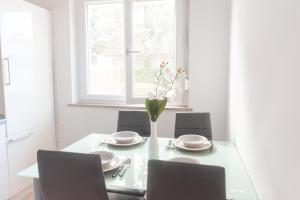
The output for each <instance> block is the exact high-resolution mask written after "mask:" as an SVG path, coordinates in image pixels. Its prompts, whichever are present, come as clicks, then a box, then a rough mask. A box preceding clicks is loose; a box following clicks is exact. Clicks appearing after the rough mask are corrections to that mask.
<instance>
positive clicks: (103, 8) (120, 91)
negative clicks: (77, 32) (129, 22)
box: [87, 1, 125, 96]
mask: <svg viewBox="0 0 300 200" xmlns="http://www.w3.org/2000/svg"><path fill="white" fill-rule="evenodd" d="M87 23H88V26H87V35H88V41H87V42H88V92H89V95H112V96H120V95H124V88H125V71H124V69H125V54H124V49H125V48H124V43H125V42H124V40H125V36H124V5H123V2H122V1H109V2H107V1H103V2H102V3H101V2H100V3H91V4H88V5H87Z"/></svg>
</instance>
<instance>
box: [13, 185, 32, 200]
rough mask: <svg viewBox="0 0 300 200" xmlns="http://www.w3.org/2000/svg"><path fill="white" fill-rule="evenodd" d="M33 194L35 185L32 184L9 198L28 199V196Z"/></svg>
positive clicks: (15, 199) (14, 199)
mask: <svg viewBox="0 0 300 200" xmlns="http://www.w3.org/2000/svg"><path fill="white" fill-rule="evenodd" d="M32 194H33V185H30V186H29V187H27V188H26V189H24V190H23V191H21V192H19V193H18V194H17V195H15V196H13V197H11V198H9V200H24V199H28V197H29V196H30V195H32Z"/></svg>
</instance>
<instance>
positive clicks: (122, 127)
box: [117, 111, 151, 137]
mask: <svg viewBox="0 0 300 200" xmlns="http://www.w3.org/2000/svg"><path fill="white" fill-rule="evenodd" d="M117 131H135V132H137V133H138V134H140V136H142V137H149V136H150V131H151V128H150V119H149V116H148V114H147V112H146V111H119V117H118V127H117Z"/></svg>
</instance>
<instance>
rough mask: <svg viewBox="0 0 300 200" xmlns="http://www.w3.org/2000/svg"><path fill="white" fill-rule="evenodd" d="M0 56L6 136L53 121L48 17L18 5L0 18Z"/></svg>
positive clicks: (30, 7)
mask: <svg viewBox="0 0 300 200" xmlns="http://www.w3.org/2000/svg"><path fill="white" fill-rule="evenodd" d="M0 35H1V54H2V60H3V62H2V63H3V66H2V68H3V75H4V83H5V87H4V98H5V112H6V118H7V133H8V135H10V136H11V135H16V134H20V133H22V132H25V131H27V130H29V129H32V128H33V127H38V126H41V125H44V124H47V123H50V122H52V121H53V110H54V108H53V78H52V75H53V73H52V40H51V17H50V13H49V11H47V10H45V9H42V8H39V7H37V6H33V5H30V4H29V3H26V2H23V3H21V2H19V3H18V4H16V5H15V8H10V9H7V10H6V11H3V12H2V15H1V34H0Z"/></svg>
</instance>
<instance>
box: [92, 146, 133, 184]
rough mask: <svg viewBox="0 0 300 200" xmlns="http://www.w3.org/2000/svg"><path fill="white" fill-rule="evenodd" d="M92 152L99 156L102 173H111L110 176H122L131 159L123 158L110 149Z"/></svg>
mask: <svg viewBox="0 0 300 200" xmlns="http://www.w3.org/2000/svg"><path fill="white" fill-rule="evenodd" d="M92 154H98V155H99V156H100V158H101V165H102V171H103V173H104V174H105V175H107V174H112V178H116V177H118V176H119V177H123V176H124V174H125V173H126V171H127V169H128V168H129V167H130V165H131V159H129V158H127V159H124V158H122V157H120V156H118V155H116V154H114V153H113V152H110V151H95V152H92Z"/></svg>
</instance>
